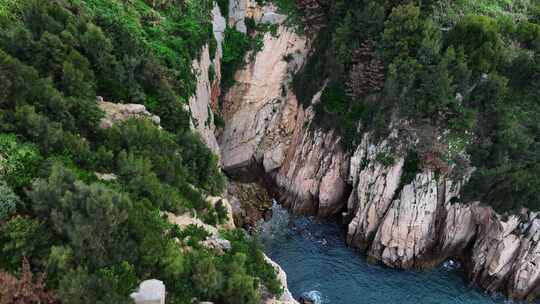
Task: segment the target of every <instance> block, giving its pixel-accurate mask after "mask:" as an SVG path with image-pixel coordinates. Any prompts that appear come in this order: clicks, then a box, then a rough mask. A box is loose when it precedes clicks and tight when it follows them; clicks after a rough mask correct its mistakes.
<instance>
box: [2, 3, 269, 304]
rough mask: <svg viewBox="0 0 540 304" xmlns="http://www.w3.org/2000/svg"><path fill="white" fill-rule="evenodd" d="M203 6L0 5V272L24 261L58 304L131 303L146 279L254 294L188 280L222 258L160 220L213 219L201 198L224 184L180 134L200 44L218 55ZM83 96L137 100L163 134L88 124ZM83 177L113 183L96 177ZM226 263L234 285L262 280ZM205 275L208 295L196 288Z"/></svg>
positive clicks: (194, 293) (136, 124)
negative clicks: (195, 258)
mask: <svg viewBox="0 0 540 304" xmlns="http://www.w3.org/2000/svg"><path fill="white" fill-rule="evenodd" d="M212 7H213V2H212V1H207V0H205V1H188V2H185V1H176V0H172V1H151V0H134V1H121V0H113V1H109V0H107V1H105V0H85V1H69V0H58V1H38V0H30V1H23V2H21V1H15V2H14V1H9V0H4V1H2V0H0V132H2V134H0V170H1V175H2V176H1V179H2V182H1V183H0V196H1V198H0V268H1V269H4V270H7V271H9V272H11V273H16V272H18V271H19V270H20V269H19V268H20V265H21V261H22V260H23V257H29V258H31V261H32V266H33V268H34V269H32V270H38V271H46V272H47V286H48V287H50V288H52V289H53V290H55V293H56V294H57V295H58V297H59V300H60V301H62V302H63V303H75V304H76V303H81V304H82V303H130V301H131V300H130V299H129V294H130V293H131V292H132V291H133V290H134V288H135V287H136V285H137V284H138V282H140V281H142V280H144V279H147V278H149V277H152V278H159V279H161V280H163V281H165V284H166V285H167V292H168V298H169V299H171V301H172V302H174V303H191V302H192V300H193V299H194V298H203V297H205V298H207V297H209V298H211V299H221V297H223V296H224V294H226V295H227V297H230V298H228V301H233V300H232V299H236V298H246V293H247V294H248V296H247V297H248V298H249V299H254V298H257V297H258V293H259V291H258V290H257V289H256V288H255V287H256V286H255V285H254V284H252V285H253V286H250V289H249V290H246V289H244V288H229V287H227V288H228V289H227V292H226V293H225V290H226V286H225V285H224V284H222V281H219V284H214V283H215V282H216V281H215V280H214V279H213V278H212V277H209V278H201V280H198V279H195V276H193V267H194V269H195V272H198V273H200V272H203V271H205V272H206V270H208V271H211V272H213V271H214V269H215V270H216V273H215V274H216V277H218V278H224V277H225V276H226V275H229V274H231V275H232V274H233V273H232V272H227V271H226V270H225V269H224V266H222V265H226V264H227V263H226V262H225V261H224V259H225V257H223V258H220V257H217V256H216V255H215V254H214V253H209V252H207V250H206V249H204V248H202V246H194V248H195V249H194V250H193V251H192V252H187V251H184V250H183V248H182V246H184V245H185V244H184V243H179V242H178V240H177V239H175V237H176V236H177V235H179V233H174V231H177V230H178V228H176V229H175V228H174V226H173V225H171V224H170V223H168V221H167V220H166V219H165V218H163V212H165V211H169V212H173V213H177V214H179V213H183V212H193V213H196V214H197V215H198V216H200V217H201V218H202V219H203V220H207V221H209V222H212V223H221V222H223V220H224V212H223V210H222V209H220V208H214V207H212V206H210V204H209V203H208V202H206V201H205V199H204V198H205V196H207V195H208V194H220V193H221V191H222V190H223V186H224V177H223V175H222V174H221V172H220V169H219V167H218V161H217V157H216V156H215V155H213V154H212V152H211V151H210V150H209V149H208V148H207V147H206V146H205V145H204V143H203V141H202V140H201V139H200V138H199V137H198V136H196V135H195V134H193V133H191V131H190V130H189V128H190V126H189V124H190V118H189V113H188V112H187V111H186V110H185V109H184V106H185V105H184V103H185V102H186V101H187V100H188V99H189V97H191V95H192V94H193V93H194V91H195V73H194V71H192V61H193V60H194V59H197V57H198V56H199V53H200V50H201V49H202V47H203V46H204V45H205V44H207V43H210V46H211V48H212V49H214V50H215V49H217V46H216V45H215V43H214V44H212V43H211V42H212V39H211V37H212V31H211V18H210V11H211V9H212ZM250 43H251V44H252V41H250ZM250 47H251V45H250ZM235 56H236V55H235ZM238 56H239V55H238ZM242 58H243V55H242ZM96 95H100V96H103V97H104V98H105V99H106V100H109V101H115V102H135V103H143V104H145V105H146V106H147V107H148V108H149V109H150V110H151V111H152V112H153V113H155V114H157V115H159V116H160V117H161V125H162V126H163V129H161V128H159V127H158V126H155V125H154V124H153V123H151V122H149V121H145V120H128V121H126V122H125V123H122V124H119V125H116V126H114V127H112V128H110V129H108V130H101V129H99V128H98V125H99V121H100V119H101V117H102V115H103V113H101V111H100V110H99V107H98V104H97V102H96ZM96 172H100V173H113V174H114V176H116V177H117V178H116V179H112V180H109V181H100V180H98V178H97V175H96V174H95V173H96ZM4 180H5V181H6V183H4V182H3V181H4ZM194 210H195V211H194ZM182 233H184V234H185V237H184V238H185V239H189V238H191V236H192V235H193V238H196V237H197V236H196V234H197V233H196V232H195V231H192V230H189V229H186V231H185V232H182ZM201 240H202V237H201ZM182 242H183V241H182ZM240 242H248V241H247V240H241V241H240ZM192 244H193V245H195V244H194V243H192ZM191 254H193V255H201V256H202V255H207V256H208V257H209V260H210V261H215V263H216V264H215V265H214V266H215V267H212V266H211V265H209V264H208V263H206V262H205V263H202V264H197V265H193V264H192V263H191V260H190V255H191ZM244 254H245V255H247V258H248V259H250V258H251V256H252V255H255V254H256V253H255V252H254V251H249V252H245V253H244ZM218 265H219V266H218ZM239 265H240V268H241V269H237V270H235V271H236V272H238V273H240V274H241V275H242V276H241V278H242V280H243V282H248V281H249V282H255V281H257V279H256V277H258V276H263V274H259V273H257V272H254V271H251V272H249V273H248V272H247V270H246V269H243V268H245V267H247V266H246V264H242V263H240V264H239ZM264 275H265V276H267V274H264ZM10 282H11V281H10ZM208 282H210V283H212V284H210V285H211V287H212V289H214V290H213V292H212V293H209V291H208V289H205V287H204V286H202V284H206V283H208ZM9 284H11V283H9ZM194 284H195V285H196V286H197V288H194V287H193V286H194ZM1 285H2V287H4V285H3V284H1ZM242 286H243V285H242ZM0 289H1V287H0ZM0 292H3V289H2V290H1V291H0ZM2 296H3V295H2ZM3 300H4V298H2V299H0V302H2V301H3ZM6 301H7V300H6ZM43 301H45V300H43ZM223 301H224V300H223ZM223 301H222V302H223ZM25 303H26V302H25ZM28 303H32V302H31V300H29V302H28ZM36 303H37V302H36ZM41 303H44V302H41Z"/></svg>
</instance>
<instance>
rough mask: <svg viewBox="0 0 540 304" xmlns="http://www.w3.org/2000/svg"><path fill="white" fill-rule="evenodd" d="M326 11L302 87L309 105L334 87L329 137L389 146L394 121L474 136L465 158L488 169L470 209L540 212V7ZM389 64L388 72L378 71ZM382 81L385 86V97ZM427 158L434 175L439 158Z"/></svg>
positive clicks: (500, 4) (360, 3)
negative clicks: (433, 162) (384, 141)
mask: <svg viewBox="0 0 540 304" xmlns="http://www.w3.org/2000/svg"><path fill="white" fill-rule="evenodd" d="M321 3H323V2H321ZM321 5H323V4H321ZM324 7H325V8H326V9H325V10H324V12H323V13H324V18H321V20H325V21H324V22H323V24H321V25H322V26H321V28H322V29H321V30H320V32H319V34H318V36H317V38H316V41H315V42H314V46H315V51H314V52H313V53H312V55H311V58H309V60H308V62H307V64H306V65H305V67H304V68H303V71H302V72H301V73H300V74H299V75H297V76H296V79H295V83H294V87H295V92H296V96H297V97H298V98H299V100H300V101H301V102H302V103H303V104H304V105H309V104H310V102H311V99H312V96H314V95H315V93H317V90H319V89H320V88H321V87H323V84H324V83H325V82H326V83H327V85H326V89H325V92H323V98H322V99H321V104H318V105H317V106H316V107H315V109H316V112H317V117H316V122H318V126H319V127H322V128H333V129H336V130H338V131H339V132H340V133H341V134H342V135H343V143H344V145H345V147H346V148H348V149H353V148H355V146H356V145H357V144H358V143H359V140H360V139H361V138H362V137H361V134H362V133H363V132H366V131H374V132H375V134H376V135H378V136H379V138H383V137H384V136H386V135H387V132H388V126H389V125H390V123H391V122H395V121H405V120H406V121H408V122H409V123H410V124H411V126H412V127H413V128H416V129H420V130H421V129H426V128H434V129H435V130H438V131H437V132H440V133H442V132H444V131H448V132H449V134H450V135H449V136H450V137H452V138H473V139H474V140H471V141H468V142H469V144H468V146H466V147H465V149H466V150H467V152H468V153H469V154H470V155H471V156H472V157H471V160H472V165H473V166H475V167H476V168H477V169H478V170H476V171H475V173H474V175H473V177H472V179H471V182H470V186H469V187H467V189H466V191H465V194H466V199H467V200H473V199H479V200H481V201H482V202H484V203H486V204H491V205H492V206H494V207H496V209H497V210H500V211H506V210H516V209H518V208H519V207H521V206H525V207H530V208H532V209H539V208H540V201H539V200H538V197H540V186H539V185H538V184H537V183H536V182H535V181H536V179H534V178H532V176H536V175H539V174H540V171H539V166H538V164H539V163H540V154H539V153H538V151H539V149H538V147H539V142H540V138H539V137H538V134H539V130H540V125H539V123H538V121H539V120H538V118H539V115H540V109H539V108H538V104H539V103H540V102H539V101H540V95H539V94H540V90H539V88H538V85H537V83H539V81H538V75H540V73H539V71H538V62H539V60H540V58H539V55H538V51H539V50H540V25H539V19H538V8H539V7H538V4H535V3H534V1H529V0H519V1H506V0H501V1H468V0H460V1H446V0H433V1H391V0H388V1H372V0H356V1H342V0H333V1H326V2H324ZM321 12H322V11H321ZM377 60H380V61H381V62H382V63H383V67H384V68H383V69H382V71H380V70H377V69H372V68H371V67H372V66H373V63H374V62H377ZM370 68H371V69H370ZM374 71H375V72H374ZM377 73H378V74H377ZM373 76H378V77H383V78H384V85H383V88H382V90H381V89H379V87H378V86H377V85H376V83H375V84H374V79H376V78H375V77H373ZM338 88H340V90H341V92H338V91H336V90H337V89H338ZM358 88H360V90H359V89H358ZM355 92H363V94H356V93H355ZM345 95H347V96H348V98H334V97H335V96H345ZM332 96H334V97H332ZM328 97H332V98H328ZM359 127H360V128H359ZM434 146H435V144H434ZM432 148H433V149H435V147H432ZM430 152H433V153H431V155H428V156H426V155H425V153H428V154H429V153H430ZM422 153H423V154H422V155H419V158H420V160H422V161H421V165H424V161H423V160H424V159H425V158H426V157H431V156H433V155H436V154H437V153H439V152H437V151H429V149H427V150H426V151H422ZM437 157H439V156H437ZM439 158H440V159H439V160H440V161H442V162H448V165H451V160H448V159H444V158H442V157H439ZM443 167H444V166H443ZM414 171H416V170H414ZM406 179H409V178H406Z"/></svg>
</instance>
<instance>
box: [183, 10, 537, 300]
mask: <svg viewBox="0 0 540 304" xmlns="http://www.w3.org/2000/svg"><path fill="white" fill-rule="evenodd" d="M229 9H230V10H229V16H231V17H230V18H229V20H228V23H229V25H233V26H236V27H237V28H238V29H239V30H245V28H244V26H243V25H242V23H243V19H244V18H245V16H253V17H256V19H257V20H262V19H264V16H265V14H272V16H273V17H272V18H266V20H270V21H276V20H282V18H274V17H275V16H276V14H275V12H273V10H272V7H264V8H261V7H259V6H257V5H256V4H255V3H254V2H253V3H251V2H250V1H231V4H230V8H229ZM223 28H224V26H223V21H222V20H221V19H220V18H214V31H215V32H216V33H219V32H220V31H222V30H223ZM218 41H219V39H218ZM309 49H310V41H308V40H307V39H306V38H304V37H302V36H299V35H297V34H296V33H294V31H292V30H291V29H288V28H287V27H285V26H283V25H280V26H279V29H278V33H277V37H274V36H272V35H271V34H270V33H267V34H266V35H265V37H264V46H263V49H262V50H261V51H260V52H258V53H256V54H255V55H254V56H253V58H250V60H249V62H248V63H247V64H246V65H245V66H244V67H243V68H242V69H241V70H240V71H238V72H237V73H236V75H235V79H236V84H235V85H234V86H233V87H232V88H231V89H230V90H229V91H228V93H227V94H226V96H223V103H222V105H221V111H222V115H223V117H224V118H225V127H224V130H223V131H222V133H221V134H220V136H219V138H218V139H216V137H215V136H214V135H213V129H212V127H209V126H208V125H206V124H204V121H205V120H206V119H207V116H206V115H211V114H209V113H211V111H210V110H206V111H207V112H205V109H210V108H212V107H214V108H215V104H216V100H215V96H216V95H215V93H214V90H213V88H214V86H215V83H210V81H209V80H208V79H206V78H204V77H203V79H202V83H203V87H202V88H204V89H203V90H201V92H203V93H201V94H199V93H198V95H197V106H196V107H194V106H192V107H191V111H192V115H193V117H194V120H195V121H198V123H196V124H195V126H196V128H197V129H198V130H199V131H200V133H201V134H202V135H203V137H204V138H205V140H206V142H207V143H208V144H209V146H210V147H212V148H213V149H214V151H216V152H217V151H220V156H221V161H222V166H223V169H224V171H225V172H227V173H228V174H229V175H230V176H232V177H234V178H236V179H238V180H241V181H246V182H254V181H262V182H264V183H265V185H266V186H268V187H269V189H270V190H271V191H272V192H273V193H274V194H275V195H276V197H277V198H278V199H279V200H280V201H281V202H282V204H283V205H284V206H286V207H287V208H289V210H290V211H291V212H292V213H294V214H306V215H316V216H319V217H329V216H333V215H340V216H342V217H343V219H344V221H345V222H346V223H347V227H348V229H347V230H348V232H347V241H348V243H349V245H350V246H352V247H354V248H357V249H358V250H360V251H361V252H364V253H365V254H367V256H368V258H370V259H372V260H374V261H379V262H382V263H384V264H385V265H388V266H390V267H396V268H404V269H411V268H428V267H432V266H434V265H437V264H439V263H441V262H442V261H444V260H446V259H448V258H456V259H459V260H461V261H463V263H464V265H465V268H466V269H465V270H466V273H467V276H468V278H469V280H470V281H471V282H473V283H475V284H477V285H479V286H481V287H482V288H484V289H486V290H488V291H490V292H502V293H504V294H506V295H508V296H509V297H510V298H513V299H532V298H534V297H536V295H537V293H538V292H539V287H540V244H539V243H540V242H539V240H540V219H539V218H538V216H537V213H535V212H530V211H527V210H523V211H522V213H521V214H519V215H512V216H509V217H503V216H501V215H499V214H497V213H496V212H495V211H493V210H492V209H491V208H490V207H485V206H483V205H482V204H481V202H464V201H460V199H459V193H460V188H461V186H462V183H463V182H462V181H455V180H452V179H451V178H450V177H445V176H438V175H437V174H436V173H435V172H432V171H429V170H427V171H424V172H420V173H418V174H416V176H415V177H414V178H413V179H412V181H410V182H407V183H406V184H403V183H402V175H403V174H404V162H405V159H404V157H396V159H394V161H393V162H392V163H391V164H388V163H385V162H382V161H381V160H380V159H379V158H378V155H381V154H382V153H390V152H391V151H394V150H393V149H394V148H393V143H394V142H395V141H396V139H397V138H399V137H400V136H401V134H400V130H399V128H394V129H392V130H391V132H390V136H389V137H388V138H386V139H385V140H382V141H375V140H374V139H373V136H371V135H370V134H365V135H364V137H363V139H362V141H361V144H360V145H359V146H358V147H357V149H356V150H355V151H354V152H353V153H347V152H346V151H344V150H343V149H342V147H341V145H340V140H341V139H340V137H339V136H338V135H336V134H335V133H334V132H333V131H324V130H320V129H317V128H315V127H313V125H312V124H313V122H312V119H313V117H314V110H313V105H314V104H316V103H317V102H318V101H319V100H318V99H319V98H320V94H319V95H316V96H315V97H314V99H313V100H312V105H311V106H309V107H307V108H304V107H303V106H302V105H300V104H299V102H298V101H297V99H296V97H295V95H294V93H293V91H292V89H291V88H290V84H291V80H292V75H294V73H296V72H297V71H298V70H299V68H300V67H301V66H302V64H303V63H304V61H305V58H306V56H307V55H308V53H309ZM205 53H206V52H205ZM218 54H219V52H218ZM248 56H249V55H248ZM208 60H210V59H209V57H208V58H207V56H206V54H204V55H203V57H202V62H201V63H200V67H202V69H203V71H204V69H206V68H205V67H207V66H209V64H208ZM214 66H219V55H218V56H217V58H216V59H215V60H214ZM216 70H218V69H216ZM202 74H203V75H204V74H206V73H204V72H203V73H202ZM216 78H217V79H219V76H218V77H216ZM216 81H219V80H216ZM199 83H200V84H201V78H199ZM321 89H322V88H321ZM195 109H198V110H195ZM205 113H207V114H205ZM217 142H219V148H218V147H217V145H216V143H217ZM400 148H403V149H405V148H406V147H400ZM398 149H399V148H398Z"/></svg>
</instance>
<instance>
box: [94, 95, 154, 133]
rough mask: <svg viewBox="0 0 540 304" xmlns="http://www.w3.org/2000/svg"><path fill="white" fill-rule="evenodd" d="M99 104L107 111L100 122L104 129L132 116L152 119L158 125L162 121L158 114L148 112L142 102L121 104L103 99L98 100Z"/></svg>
mask: <svg viewBox="0 0 540 304" xmlns="http://www.w3.org/2000/svg"><path fill="white" fill-rule="evenodd" d="M98 106H99V108H100V109H101V110H102V111H103V112H104V113H105V117H103V118H102V119H101V122H100V127H101V128H103V129H107V128H110V127H112V126H113V125H114V124H117V123H120V122H123V121H126V120H128V119H131V118H135V119H150V120H151V121H152V122H153V123H155V124H156V125H159V124H160V122H161V120H160V118H159V117H158V116H156V115H153V114H152V113H150V112H148V111H147V110H146V107H145V106H144V105H141V104H132V103H127V104H121V103H112V102H107V101H101V102H98Z"/></svg>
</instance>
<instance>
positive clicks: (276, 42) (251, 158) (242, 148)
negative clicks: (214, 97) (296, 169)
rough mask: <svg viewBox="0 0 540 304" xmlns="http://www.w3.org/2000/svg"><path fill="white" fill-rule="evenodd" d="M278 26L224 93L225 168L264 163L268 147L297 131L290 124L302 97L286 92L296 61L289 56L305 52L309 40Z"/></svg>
mask: <svg viewBox="0 0 540 304" xmlns="http://www.w3.org/2000/svg"><path fill="white" fill-rule="evenodd" d="M278 32H279V37H278V38H276V37H273V36H272V35H271V34H270V33H267V34H266V35H265V36H264V40H263V42H264V47H263V49H262V50H261V51H260V52H258V53H257V55H256V56H255V58H254V60H253V61H252V62H251V63H250V64H247V65H246V67H245V68H244V69H242V70H241V71H238V72H237V74H236V76H235V79H236V84H235V85H234V86H233V87H232V88H231V89H230V90H229V92H228V93H227V95H226V96H225V98H224V103H223V114H224V117H225V120H226V127H225V129H224V131H223V136H222V138H221V142H220V143H221V145H220V146H221V150H222V154H221V155H222V164H223V168H224V169H225V170H226V171H234V170H235V169H238V168H247V167H250V166H252V165H254V164H255V163H257V162H259V163H261V164H262V159H263V156H264V155H265V153H266V152H268V151H270V150H274V148H275V147H277V146H278V145H279V143H280V142H286V137H287V135H288V136H290V135H291V134H292V132H290V129H291V128H290V126H291V125H294V116H295V113H296V109H297V102H296V98H294V97H290V96H285V97H284V96H282V92H283V80H284V79H285V78H286V77H288V76H287V75H289V74H290V73H291V67H290V65H291V63H290V62H287V61H285V60H284V57H285V56H286V55H288V54H295V53H305V51H306V41H305V39H304V38H302V37H300V36H298V35H297V34H295V33H294V32H292V31H290V30H288V29H286V28H284V27H280V28H279V30H278ZM248 56H249V55H248ZM280 130H283V132H280ZM287 130H289V133H291V134H287ZM274 151H275V152H276V153H279V150H274ZM267 155H268V156H269V159H272V158H273V159H277V160H279V159H280V156H278V155H276V154H274V155H269V154H267ZM267 163H268V164H271V162H269V161H267ZM271 166H275V165H271Z"/></svg>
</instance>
